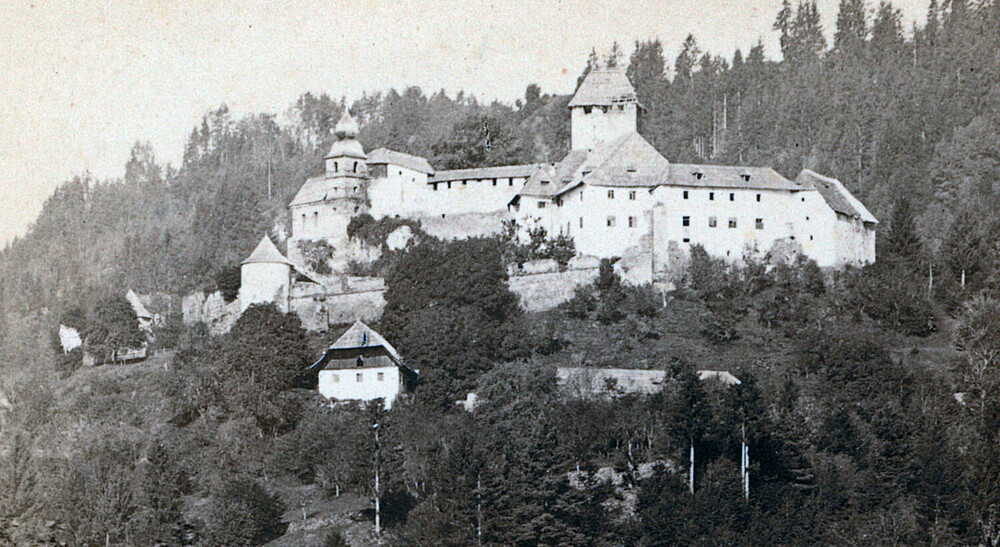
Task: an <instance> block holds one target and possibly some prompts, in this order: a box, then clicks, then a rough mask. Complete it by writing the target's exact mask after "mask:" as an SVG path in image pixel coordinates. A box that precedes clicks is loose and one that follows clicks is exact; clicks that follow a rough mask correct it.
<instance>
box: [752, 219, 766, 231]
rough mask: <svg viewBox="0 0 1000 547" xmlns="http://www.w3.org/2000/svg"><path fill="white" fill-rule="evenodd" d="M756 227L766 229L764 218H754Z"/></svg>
mask: <svg viewBox="0 0 1000 547" xmlns="http://www.w3.org/2000/svg"><path fill="white" fill-rule="evenodd" d="M754 228H756V229H758V230H763V229H764V219H762V218H758V219H756V220H754Z"/></svg>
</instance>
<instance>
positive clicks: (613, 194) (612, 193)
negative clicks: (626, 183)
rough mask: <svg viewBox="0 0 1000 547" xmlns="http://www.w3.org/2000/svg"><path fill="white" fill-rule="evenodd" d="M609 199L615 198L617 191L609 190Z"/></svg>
mask: <svg viewBox="0 0 1000 547" xmlns="http://www.w3.org/2000/svg"><path fill="white" fill-rule="evenodd" d="M608 199H615V191H614V190H608Z"/></svg>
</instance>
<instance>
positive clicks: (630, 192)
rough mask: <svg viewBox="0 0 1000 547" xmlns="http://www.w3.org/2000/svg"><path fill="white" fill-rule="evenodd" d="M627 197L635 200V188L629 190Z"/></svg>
mask: <svg viewBox="0 0 1000 547" xmlns="http://www.w3.org/2000/svg"><path fill="white" fill-rule="evenodd" d="M628 199H630V200H632V201H635V190H629V193H628Z"/></svg>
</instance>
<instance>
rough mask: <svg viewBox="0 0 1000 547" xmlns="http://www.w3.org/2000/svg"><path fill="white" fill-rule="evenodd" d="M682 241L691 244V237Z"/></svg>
mask: <svg viewBox="0 0 1000 547" xmlns="http://www.w3.org/2000/svg"><path fill="white" fill-rule="evenodd" d="M682 241H683V242H684V243H691V238H690V237H685V238H684V239H683V240H682Z"/></svg>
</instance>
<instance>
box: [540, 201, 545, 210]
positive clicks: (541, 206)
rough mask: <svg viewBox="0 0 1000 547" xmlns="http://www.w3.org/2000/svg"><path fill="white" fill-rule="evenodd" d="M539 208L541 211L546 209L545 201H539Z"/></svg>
mask: <svg viewBox="0 0 1000 547" xmlns="http://www.w3.org/2000/svg"><path fill="white" fill-rule="evenodd" d="M538 208H539V209H544V208H545V202H544V201H539V202H538Z"/></svg>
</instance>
